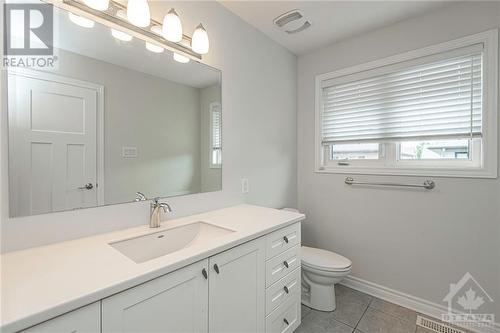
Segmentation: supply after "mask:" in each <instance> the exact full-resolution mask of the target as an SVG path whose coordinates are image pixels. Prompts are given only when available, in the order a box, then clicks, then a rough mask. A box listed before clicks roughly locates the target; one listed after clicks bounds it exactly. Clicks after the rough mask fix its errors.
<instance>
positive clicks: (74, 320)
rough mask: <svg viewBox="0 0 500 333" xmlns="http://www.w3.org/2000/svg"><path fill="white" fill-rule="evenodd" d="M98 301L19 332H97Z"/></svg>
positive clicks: (99, 314) (98, 327)
mask: <svg viewBox="0 0 500 333" xmlns="http://www.w3.org/2000/svg"><path fill="white" fill-rule="evenodd" d="M100 310H101V306H100V302H96V303H92V304H90V305H87V306H84V307H83V308H80V309H76V310H74V311H71V312H68V313H66V314H64V315H62V316H59V317H56V318H54V319H51V320H48V321H46V322H43V323H41V324H38V325H36V326H33V327H30V328H28V329H26V330H23V331H21V332H19V333H98V332H100V331H101V313H100V312H101V311H100Z"/></svg>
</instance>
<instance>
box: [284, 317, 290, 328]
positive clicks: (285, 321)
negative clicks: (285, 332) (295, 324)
mask: <svg viewBox="0 0 500 333" xmlns="http://www.w3.org/2000/svg"><path fill="white" fill-rule="evenodd" d="M283 322H284V323H285V324H286V326H288V325H290V323H289V322H288V320H286V318H283Z"/></svg>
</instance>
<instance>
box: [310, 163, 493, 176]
mask: <svg viewBox="0 0 500 333" xmlns="http://www.w3.org/2000/svg"><path fill="white" fill-rule="evenodd" d="M314 172H316V173H325V174H336V173H338V174H361V175H384V176H426V177H452V178H493V179H494V178H497V170H496V169H495V170H488V169H485V168H470V169H453V168H418V169H416V168H400V167H391V168H375V167H371V168H370V167H353V166H347V167H332V166H325V167H320V168H316V169H315V170H314Z"/></svg>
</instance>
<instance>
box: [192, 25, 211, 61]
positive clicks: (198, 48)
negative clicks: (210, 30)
mask: <svg viewBox="0 0 500 333" xmlns="http://www.w3.org/2000/svg"><path fill="white" fill-rule="evenodd" d="M191 48H192V49H193V51H194V52H196V53H198V54H206V53H208V49H209V48H210V45H209V42H208V34H207V31H206V30H205V28H203V25H201V23H200V24H199V25H198V26H197V27H196V29H195V30H194V33H193V37H192V39H191Z"/></svg>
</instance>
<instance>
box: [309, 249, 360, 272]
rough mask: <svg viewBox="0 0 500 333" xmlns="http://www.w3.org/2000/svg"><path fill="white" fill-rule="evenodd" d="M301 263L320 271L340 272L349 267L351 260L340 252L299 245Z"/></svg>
mask: <svg viewBox="0 0 500 333" xmlns="http://www.w3.org/2000/svg"><path fill="white" fill-rule="evenodd" d="M301 257H302V265H303V266H307V267H311V268H314V269H317V270H320V271H327V272H342V271H348V270H350V269H351V266H352V262H351V261H350V260H349V259H347V258H346V257H343V256H341V255H340V254H337V253H334V252H331V251H327V250H323V249H316V248H313V247H307V246H302V247H301Z"/></svg>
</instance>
